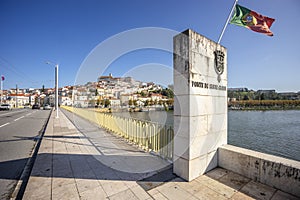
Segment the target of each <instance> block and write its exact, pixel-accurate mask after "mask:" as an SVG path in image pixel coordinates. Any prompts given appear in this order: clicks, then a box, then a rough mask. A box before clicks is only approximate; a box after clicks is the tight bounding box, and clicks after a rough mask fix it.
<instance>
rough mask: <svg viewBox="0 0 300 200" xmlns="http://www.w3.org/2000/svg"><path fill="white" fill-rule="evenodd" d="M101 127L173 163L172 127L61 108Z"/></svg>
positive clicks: (92, 111)
mask: <svg viewBox="0 0 300 200" xmlns="http://www.w3.org/2000/svg"><path fill="white" fill-rule="evenodd" d="M61 108H63V109H65V110H68V111H70V112H73V113H75V114H77V115H79V116H81V117H83V118H85V119H87V120H89V121H91V122H94V123H96V124H98V125H99V126H101V127H103V128H105V129H106V130H108V131H111V132H113V133H115V134H117V135H119V136H121V137H123V138H125V139H126V140H127V141H129V142H131V143H134V144H136V145H138V146H139V147H140V148H143V149H144V150H146V151H152V152H155V153H156V154H158V155H159V156H160V157H162V158H164V159H167V160H170V161H172V158H173V138H174V130H173V127H172V126H167V125H162V124H158V123H154V122H149V121H142V120H138V119H132V118H125V117H120V116H115V115H112V114H106V113H100V112H96V111H95V110H90V109H84V108H74V107H69V106H61Z"/></svg>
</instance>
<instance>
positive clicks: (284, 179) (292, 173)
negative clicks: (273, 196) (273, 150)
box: [218, 145, 300, 197]
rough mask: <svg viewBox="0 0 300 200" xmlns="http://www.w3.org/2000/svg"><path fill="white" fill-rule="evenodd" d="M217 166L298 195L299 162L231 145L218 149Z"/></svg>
mask: <svg viewBox="0 0 300 200" xmlns="http://www.w3.org/2000/svg"><path fill="white" fill-rule="evenodd" d="M218 163H219V166H220V167H222V168H225V169H228V170H231V171H233V172H236V173H238V174H241V175H243V176H246V177H248V178H251V179H252V180H255V181H258V182H261V183H263V184H266V185H269V186H271V187H275V188H277V189H280V190H282V191H284V192H287V193H290V194H293V195H295V196H298V197H300V162H298V161H295V160H289V159H285V158H282V157H278V156H273V155H269V154H264V153H260V152H257V151H252V150H248V149H244V148H240V147H235V146H232V145H224V146H222V147H220V148H219V150H218Z"/></svg>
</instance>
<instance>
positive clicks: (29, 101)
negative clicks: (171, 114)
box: [1, 74, 173, 108]
mask: <svg viewBox="0 0 300 200" xmlns="http://www.w3.org/2000/svg"><path fill="white" fill-rule="evenodd" d="M162 90H163V88H162V87H161V86H159V85H156V84H155V83H152V82H149V83H145V82H141V81H137V80H134V79H133V78H132V77H113V76H112V74H109V75H108V76H100V77H99V78H98V80H97V82H88V83H86V84H84V85H76V86H64V87H62V88H59V91H58V96H59V98H58V99H59V105H68V106H75V107H110V108H121V107H128V106H147V105H164V104H165V105H166V104H172V102H173V100H172V97H171V98H170V97H167V96H164V95H162V94H160V93H159V91H162ZM1 94H2V95H1V103H7V104H10V105H11V106H12V107H24V106H32V105H33V104H40V105H41V106H43V105H45V104H49V105H51V106H53V105H54V104H55V89H53V88H43V89H17V88H15V89H10V90H4V91H2V93H1Z"/></svg>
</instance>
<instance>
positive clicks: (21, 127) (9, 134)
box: [0, 109, 50, 200]
mask: <svg viewBox="0 0 300 200" xmlns="http://www.w3.org/2000/svg"><path fill="white" fill-rule="evenodd" d="M49 114H50V110H32V109H16V110H11V111H0V199H1V200H2V199H9V198H10V195H11V194H12V192H13V190H14V189H15V186H16V184H17V182H18V180H19V178H20V176H21V174H22V172H23V169H24V167H25V165H26V163H27V160H28V158H29V157H30V155H31V152H32V150H33V147H34V145H35V143H36V139H37V136H39V134H40V132H41V130H42V129H43V126H44V124H45V123H46V122H47V119H48V117H49Z"/></svg>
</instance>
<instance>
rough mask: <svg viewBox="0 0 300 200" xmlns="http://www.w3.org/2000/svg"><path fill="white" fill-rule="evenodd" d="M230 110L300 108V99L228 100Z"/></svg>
mask: <svg viewBox="0 0 300 200" xmlns="http://www.w3.org/2000/svg"><path fill="white" fill-rule="evenodd" d="M228 109H229V110H246V111H249V110H253V111H268V110H300V101H299V100H244V101H230V102H228Z"/></svg>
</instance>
